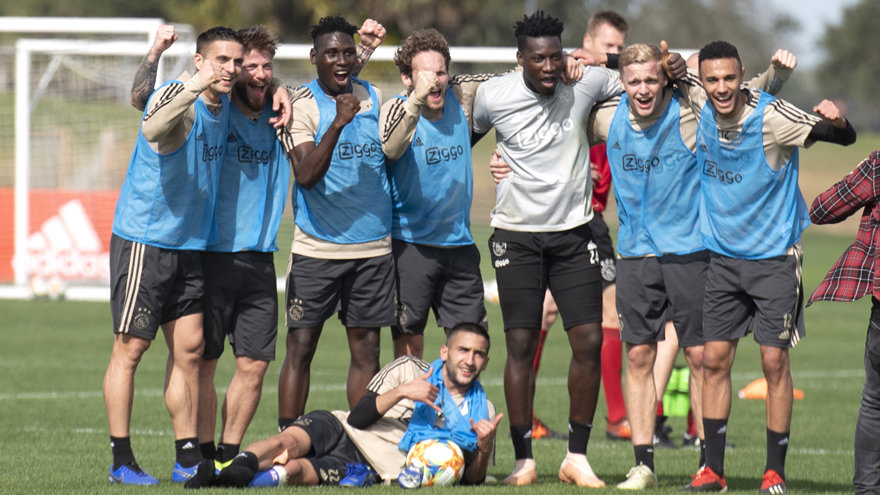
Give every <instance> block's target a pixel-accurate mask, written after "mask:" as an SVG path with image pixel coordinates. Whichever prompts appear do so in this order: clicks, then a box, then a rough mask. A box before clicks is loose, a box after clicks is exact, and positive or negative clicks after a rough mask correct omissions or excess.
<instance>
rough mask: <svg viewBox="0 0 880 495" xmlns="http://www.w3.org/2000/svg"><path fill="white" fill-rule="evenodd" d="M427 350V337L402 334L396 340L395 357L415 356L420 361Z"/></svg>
mask: <svg viewBox="0 0 880 495" xmlns="http://www.w3.org/2000/svg"><path fill="white" fill-rule="evenodd" d="M424 350H425V336H424V335H421V334H419V335H416V334H408V333H405V334H402V335H400V336H399V337H397V338H396V339H395V340H394V357H395V359H396V358H399V357H400V356H413V357H417V358H419V359H421V358H422V354H423V353H424Z"/></svg>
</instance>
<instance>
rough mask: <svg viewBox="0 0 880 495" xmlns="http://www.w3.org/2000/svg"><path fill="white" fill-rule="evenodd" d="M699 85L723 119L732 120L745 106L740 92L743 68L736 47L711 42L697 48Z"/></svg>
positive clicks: (724, 43)
mask: <svg viewBox="0 0 880 495" xmlns="http://www.w3.org/2000/svg"><path fill="white" fill-rule="evenodd" d="M699 63H700V82H701V83H702V84H703V88H704V89H705V90H706V95H707V96H708V97H709V102H710V103H711V104H712V106H713V107H714V108H715V111H716V112H718V114H720V115H721V116H722V117H731V116H733V115H735V114H736V113H737V112H739V111H740V110H741V109H742V107H743V105H745V103H746V95H745V94H744V93H743V92H742V91H740V90H739V88H740V85H741V84H742V81H743V77H744V76H745V69H744V68H743V66H742V61H741V60H740V58H739V52H738V51H737V50H736V47H735V46H733V45H732V44H730V43H728V42H726V41H713V42H711V43H709V44H708V45H706V46H704V47H703V48H701V49H700V58H699Z"/></svg>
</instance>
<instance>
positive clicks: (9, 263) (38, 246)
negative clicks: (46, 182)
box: [0, 188, 119, 284]
mask: <svg viewBox="0 0 880 495" xmlns="http://www.w3.org/2000/svg"><path fill="white" fill-rule="evenodd" d="M118 196H119V191H71V190H57V189H53V190H32V191H31V193H30V225H29V228H28V239H27V252H28V256H27V266H26V270H27V273H28V278H36V279H42V280H53V279H55V280H58V279H60V280H63V281H67V282H70V281H82V282H98V283H104V284H106V283H109V281H110V266H109V250H110V234H111V231H112V227H113V211H114V209H115V207H116V199H117V197H118ZM0 208H2V211H4V212H8V213H7V214H4V215H0V281H2V282H11V281H13V280H14V278H15V272H14V263H15V262H16V261H17V260H15V239H14V228H15V225H14V223H15V215H14V214H13V211H14V192H13V189H11V188H0Z"/></svg>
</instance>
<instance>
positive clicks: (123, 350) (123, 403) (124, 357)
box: [104, 334, 152, 437]
mask: <svg viewBox="0 0 880 495" xmlns="http://www.w3.org/2000/svg"><path fill="white" fill-rule="evenodd" d="M151 343H152V341H150V340H146V339H141V338H138V337H133V336H131V335H126V334H116V335H115V337H114V339H113V350H112V351H111V353H110V363H109V364H108V365H107V372H106V374H105V375H104V406H105V408H106V409H107V422H108V423H109V426H110V436H112V437H127V436H129V432H130V426H131V404H132V401H133V400H134V373H135V371H136V370H137V366H138V363H140V361H141V356H143V355H144V352H146V350H147V349H149V348H150V344H151Z"/></svg>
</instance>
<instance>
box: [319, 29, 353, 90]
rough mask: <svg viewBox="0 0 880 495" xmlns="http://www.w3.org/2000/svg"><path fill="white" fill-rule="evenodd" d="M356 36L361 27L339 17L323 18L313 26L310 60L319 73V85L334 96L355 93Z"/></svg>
mask: <svg viewBox="0 0 880 495" xmlns="http://www.w3.org/2000/svg"><path fill="white" fill-rule="evenodd" d="M356 32H357V26H354V25H352V24H349V22H348V21H346V20H345V19H343V18H342V17H336V16H330V17H322V18H321V19H320V20H319V21H318V23H317V24H315V25H314V26H312V30H311V35H312V42H313V48H312V50H311V53H310V54H309V58H310V59H311V62H312V64H314V65H315V67H316V69H317V71H318V84H319V85H320V86H321V89H323V90H324V91H325V92H327V94H329V95H331V96H335V95H338V94H340V93H348V92H350V91H351V77H352V72H353V71H354V68H355V66H356V65H357V50H356V48H355V44H354V33H356Z"/></svg>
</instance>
